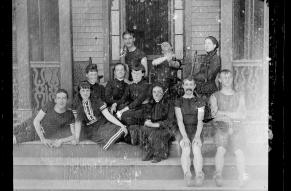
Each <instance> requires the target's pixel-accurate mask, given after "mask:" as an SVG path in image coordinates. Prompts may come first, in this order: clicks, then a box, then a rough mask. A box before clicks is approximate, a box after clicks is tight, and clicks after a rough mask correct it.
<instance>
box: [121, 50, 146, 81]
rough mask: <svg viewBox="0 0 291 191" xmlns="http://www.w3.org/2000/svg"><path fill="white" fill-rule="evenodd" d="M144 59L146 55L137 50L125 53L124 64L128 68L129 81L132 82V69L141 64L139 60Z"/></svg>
mask: <svg viewBox="0 0 291 191" xmlns="http://www.w3.org/2000/svg"><path fill="white" fill-rule="evenodd" d="M144 57H146V54H145V53H144V52H143V51H141V50H140V49H138V48H136V49H135V50H134V51H132V52H129V51H127V52H126V55H125V64H127V65H128V68H129V71H128V72H129V80H130V81H131V80H132V76H131V71H132V67H133V66H136V65H140V64H141V63H140V60H141V59H142V58H144Z"/></svg>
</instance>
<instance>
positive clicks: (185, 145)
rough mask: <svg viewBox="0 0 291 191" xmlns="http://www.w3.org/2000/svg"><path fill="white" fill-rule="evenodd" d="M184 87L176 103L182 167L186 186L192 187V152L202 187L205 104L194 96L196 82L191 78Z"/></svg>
mask: <svg viewBox="0 0 291 191" xmlns="http://www.w3.org/2000/svg"><path fill="white" fill-rule="evenodd" d="M182 86H183V89H184V95H183V96H182V97H180V98H178V99H177V100H176V102H175V115H176V118H177V123H178V127H179V131H180V133H181V135H182V140H181V141H180V147H181V148H182V155H181V165H182V169H183V172H184V180H185V182H186V185H187V186H191V185H192V180H191V179H192V174H191V171H190V166H191V160H190V152H191V150H192V151H193V155H194V159H193V165H194V170H195V175H196V176H195V185H196V186H201V185H202V184H203V180H204V173H203V171H202V166H203V158H202V153H201V147H202V142H203V137H202V136H201V132H202V128H203V122H202V120H203V118H204V106H205V102H204V101H203V100H202V99H201V98H198V97H195V96H194V94H193V92H194V88H195V81H194V79H193V78H192V77H191V76H189V77H188V78H186V79H184V80H183V85H182Z"/></svg>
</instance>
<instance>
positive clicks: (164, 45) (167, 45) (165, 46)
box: [158, 42, 172, 49]
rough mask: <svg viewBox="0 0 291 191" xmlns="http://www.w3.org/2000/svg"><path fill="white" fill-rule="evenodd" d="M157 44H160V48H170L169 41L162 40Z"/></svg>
mask: <svg viewBox="0 0 291 191" xmlns="http://www.w3.org/2000/svg"><path fill="white" fill-rule="evenodd" d="M158 45H161V48H162V49H172V45H171V44H170V43H169V42H162V44H158Z"/></svg>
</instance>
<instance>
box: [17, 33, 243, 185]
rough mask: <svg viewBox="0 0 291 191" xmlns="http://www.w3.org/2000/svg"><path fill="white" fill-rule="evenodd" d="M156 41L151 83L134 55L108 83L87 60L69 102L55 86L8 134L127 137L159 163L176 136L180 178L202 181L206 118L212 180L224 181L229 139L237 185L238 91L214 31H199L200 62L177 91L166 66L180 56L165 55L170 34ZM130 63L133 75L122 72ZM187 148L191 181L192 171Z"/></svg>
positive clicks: (57, 141)
mask: <svg viewBox="0 0 291 191" xmlns="http://www.w3.org/2000/svg"><path fill="white" fill-rule="evenodd" d="M129 35H130V33H129ZM161 46H162V52H163V54H164V57H162V58H158V59H156V60H154V61H153V66H154V67H155V70H154V72H153V73H154V75H153V78H152V79H151V83H150V84H149V83H148V81H147V80H146V79H145V72H146V69H145V67H144V65H143V64H142V62H141V59H140V58H139V59H135V60H134V61H133V63H131V64H132V65H131V66H130V68H129V67H128V66H127V65H126V64H122V63H117V64H115V67H114V79H113V80H111V81H109V82H107V84H106V87H104V86H102V85H100V84H99V83H98V70H97V65H95V64H89V65H88V66H87V68H86V78H87V80H86V81H82V82H80V84H79V86H78V91H77V93H76V95H75V97H74V99H73V102H72V105H71V106H68V104H67V103H68V99H69V97H68V93H67V91H66V90H65V89H59V90H58V91H57V92H56V95H55V98H54V102H50V103H47V104H46V105H45V106H44V107H43V108H41V109H40V111H39V112H38V113H37V114H36V115H34V116H32V117H31V118H30V119H29V120H27V121H25V122H24V123H22V124H20V125H18V126H16V127H15V128H14V132H13V133H14V134H13V142H14V143H22V142H27V141H34V140H40V141H41V142H42V143H43V144H45V145H46V146H48V147H60V146H61V145H62V144H63V143H66V142H67V143H72V144H74V145H76V144H78V143H79V141H80V140H84V139H86V140H91V141H93V142H95V143H97V144H100V145H102V147H103V149H104V150H109V149H110V147H111V146H112V145H113V144H115V143H118V142H125V143H127V144H132V145H139V146H140V147H141V149H142V151H143V152H142V153H143V156H142V160H143V161H148V160H151V162H153V163H157V162H160V161H161V160H165V159H167V158H168V156H169V145H170V143H171V141H173V140H177V141H178V142H179V145H180V147H181V150H182V154H181V166H182V170H183V172H184V180H185V182H186V185H187V186H192V185H195V186H201V185H203V180H204V173H203V171H202V167H203V156H202V153H201V147H202V145H203V138H204V137H203V136H202V132H203V126H204V124H207V125H208V126H211V127H212V128H211V129H212V130H213V131H214V137H213V139H214V142H215V145H216V148H217V151H216V156H215V166H216V172H215V175H214V180H215V182H216V185H217V186H222V185H223V181H222V180H223V179H222V170H223V165H224V155H225V152H226V148H227V145H228V144H231V145H232V146H233V151H234V153H235V156H236V162H237V170H238V181H239V182H238V183H239V184H238V185H240V186H243V185H244V183H245V181H246V179H247V174H246V173H245V159H244V153H243V151H242V147H243V145H244V144H245V136H244V128H243V126H242V125H241V124H242V121H243V119H244V118H245V116H246V109H245V101H244V95H243V94H242V93H241V92H237V91H235V90H234V89H233V74H232V72H231V71H230V70H226V69H224V70H221V64H220V58H219V56H218V55H217V53H216V52H217V48H218V42H217V40H216V39H215V38H214V37H212V36H209V37H207V38H206V39H205V50H206V52H207V55H206V63H205V64H204V65H201V67H200V70H199V71H198V72H194V73H192V72H191V74H190V75H188V76H187V77H186V78H184V79H183V82H182V84H181V87H180V89H182V90H183V93H182V94H181V95H177V94H176V95H175V96H173V95H174V93H175V92H174V93H173V89H172V85H173V84H172V82H171V80H172V78H171V68H173V67H174V68H175V67H176V68H177V67H180V65H179V64H180V63H179V62H177V61H175V60H173V59H172V58H171V59H166V58H167V57H169V54H171V51H172V50H171V48H172V47H171V45H170V44H169V43H168V42H164V43H162V44H161ZM128 68H129V72H130V79H131V80H132V81H128V80H127V79H126V76H127V77H128V75H126V73H127V70H128ZM215 79H217V80H218V83H219V87H217V85H216V83H215ZM176 93H177V91H176ZM191 151H192V152H193V156H194V158H193V166H194V171H195V182H193V183H195V184H193V183H192V174H191V171H190V166H191V158H190V152H191Z"/></svg>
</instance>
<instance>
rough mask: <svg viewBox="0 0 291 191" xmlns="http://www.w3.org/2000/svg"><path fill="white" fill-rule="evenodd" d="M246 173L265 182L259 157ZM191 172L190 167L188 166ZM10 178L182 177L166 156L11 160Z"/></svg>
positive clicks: (232, 169)
mask: <svg viewBox="0 0 291 191" xmlns="http://www.w3.org/2000/svg"><path fill="white" fill-rule="evenodd" d="M246 163H247V171H248V173H249V174H250V176H251V177H253V178H254V179H266V178H267V175H268V170H267V169H268V166H267V161H266V160H263V159H260V158H248V159H247V160H246ZM214 170H215V168H214V158H204V165H203V171H204V172H205V175H206V178H208V179H211V178H212V177H213V174H214ZM192 172H193V167H192ZM13 176H14V179H60V180H62V179H67V180H70V179H83V180H84V179H89V180H92V179H95V180H98V179H111V180H118V179H123V180H125V179H128V180H133V179H134V180H147V179H156V180H157V179H180V178H183V172H182V168H181V163H180V158H178V157H174V158H172V157H170V158H168V159H167V160H163V161H161V162H159V163H151V162H150V161H141V159H139V158H101V157H98V158H92V157H90V158H85V157H83V158H76V157H66V158H60V157H40V158H36V157H32V158H29V157H14V159H13ZM223 176H224V177H225V178H226V179H234V178H236V177H237V171H236V166H235V159H234V158H233V157H231V156H227V157H226V159H225V167H224V171H223Z"/></svg>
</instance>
